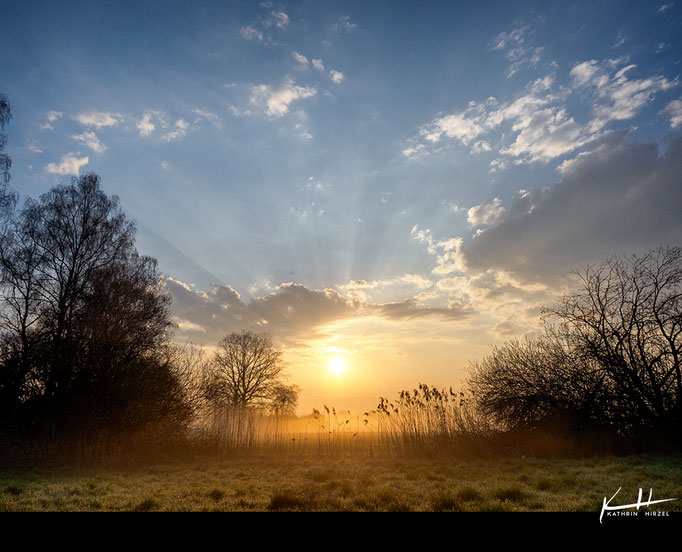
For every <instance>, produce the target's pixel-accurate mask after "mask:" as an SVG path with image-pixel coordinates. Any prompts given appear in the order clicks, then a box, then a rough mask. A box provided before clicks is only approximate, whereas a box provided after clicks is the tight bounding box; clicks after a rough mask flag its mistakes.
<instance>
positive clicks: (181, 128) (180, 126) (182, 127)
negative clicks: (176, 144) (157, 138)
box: [162, 119, 189, 142]
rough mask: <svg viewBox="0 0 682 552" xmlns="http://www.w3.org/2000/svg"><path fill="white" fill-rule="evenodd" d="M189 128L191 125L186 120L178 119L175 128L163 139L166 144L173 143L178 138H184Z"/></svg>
mask: <svg viewBox="0 0 682 552" xmlns="http://www.w3.org/2000/svg"><path fill="white" fill-rule="evenodd" d="M188 128H189V123H188V122H187V121H185V120H184V119H178V120H177V121H175V127H174V129H173V130H171V131H170V132H167V133H166V134H164V135H163V136H162V139H163V140H165V141H166V142H172V141H173V140H176V139H178V138H182V137H183V136H185V134H187V129H188Z"/></svg>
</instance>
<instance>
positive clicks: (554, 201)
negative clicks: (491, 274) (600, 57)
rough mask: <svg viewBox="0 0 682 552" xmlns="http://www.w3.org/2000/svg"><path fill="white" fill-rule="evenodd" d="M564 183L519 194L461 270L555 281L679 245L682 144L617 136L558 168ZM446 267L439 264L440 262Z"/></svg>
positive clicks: (469, 247) (463, 252)
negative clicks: (584, 267) (619, 256)
mask: <svg viewBox="0 0 682 552" xmlns="http://www.w3.org/2000/svg"><path fill="white" fill-rule="evenodd" d="M559 175H560V179H559V181H558V182H557V183H555V184H553V185H551V186H547V187H545V188H538V189H535V190H533V191H531V192H523V193H519V194H518V195H517V196H515V197H514V198H513V200H512V201H511V202H510V203H509V204H508V205H507V206H506V207H505V211H504V212H503V213H501V214H500V215H499V216H498V217H496V219H495V221H494V222H495V224H494V226H492V227H491V228H488V229H487V230H485V231H484V232H482V233H479V234H478V235H476V236H475V237H473V239H471V241H470V242H469V243H468V244H466V245H465V246H462V247H461V248H459V249H458V251H457V252H458V255H457V258H458V261H459V262H460V266H461V268H462V271H463V272H465V273H467V274H476V273H481V272H485V271H486V270H502V271H505V272H507V273H509V274H510V275H511V276H512V277H514V278H516V279H517V280H518V281H520V282H544V283H548V284H552V283H556V282H557V281H559V280H560V279H561V278H564V277H565V276H566V275H567V274H568V272H569V271H570V270H572V269H573V268H575V267H576V265H577V264H579V263H587V262H591V261H597V260H600V259H602V258H605V257H609V256H611V255H613V254H614V253H616V252H633V251H635V250H644V249H649V248H655V247H659V246H661V245H668V244H675V243H679V242H680V240H681V239H682V219H681V218H680V217H679V212H678V208H677V206H678V205H680V204H682V189H680V186H679V182H680V181H681V179H682V139H679V138H678V139H676V140H674V141H673V142H672V143H671V145H670V146H669V148H668V150H667V152H666V153H665V155H663V156H661V157H659V155H658V148H657V146H656V144H651V143H644V144H640V143H633V142H632V141H631V140H630V138H629V135H628V134H627V133H625V132H619V133H611V134H609V135H607V136H605V137H604V138H602V139H601V140H600V142H599V143H598V145H597V147H595V148H594V149H593V151H590V152H585V153H581V154H579V155H578V156H577V157H576V158H574V159H572V160H570V161H565V162H564V163H562V164H561V165H560V167H559ZM439 264H440V261H439Z"/></svg>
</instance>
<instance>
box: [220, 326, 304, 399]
mask: <svg viewBox="0 0 682 552" xmlns="http://www.w3.org/2000/svg"><path fill="white" fill-rule="evenodd" d="M213 365H214V369H213V371H212V373H211V374H210V376H209V378H208V382H207V395H208V397H209V398H210V400H211V401H213V402H214V403H217V404H222V405H229V406H236V407H239V408H245V407H260V408H263V407H268V406H271V405H277V404H279V407H280V408H287V407H289V406H290V405H291V404H295V402H296V394H297V388H294V387H287V386H286V385H285V384H284V381H283V369H284V364H283V362H282V351H281V350H280V349H278V348H276V347H275V346H274V345H273V343H272V339H271V337H270V336H269V335H267V334H257V333H253V332H248V331H242V332H239V333H237V332H234V333H230V334H227V335H226V336H225V337H223V339H222V340H221V341H220V342H219V343H218V349H217V351H216V353H215V356H214V362H213Z"/></svg>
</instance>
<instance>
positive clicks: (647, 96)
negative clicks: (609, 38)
mask: <svg viewBox="0 0 682 552" xmlns="http://www.w3.org/2000/svg"><path fill="white" fill-rule="evenodd" d="M614 65H615V64H614V63H613V61H612V60H609V61H607V62H602V63H598V62H597V61H596V60H590V61H586V62H583V63H580V64H578V65H576V66H575V67H574V68H573V69H571V73H570V75H571V77H573V82H574V85H575V86H577V87H580V88H586V89H588V90H591V91H592V93H593V94H594V95H595V100H596V101H595V104H594V105H593V108H592V111H593V113H594V116H595V118H594V120H593V121H592V122H591V124H590V126H591V129H592V130H593V131H594V130H598V129H600V128H601V127H603V126H604V125H605V124H606V123H608V122H609V121H621V120H627V119H632V118H633V117H635V115H637V113H638V112H639V110H640V109H641V108H642V107H643V106H644V105H646V104H647V103H649V102H650V101H651V99H652V98H653V97H654V95H655V94H656V93H657V92H663V91H666V90H668V89H670V88H673V87H675V86H677V85H678V82H677V80H675V81H669V80H668V79H666V78H665V77H663V76H661V75H655V76H653V77H649V78H646V79H629V78H628V77H627V73H629V72H630V71H632V70H633V69H635V68H636V67H637V66H636V65H634V64H630V65H626V66H624V67H621V68H619V69H618V70H617V71H615V73H613V74H611V73H612V71H613V70H614V69H615V67H614Z"/></svg>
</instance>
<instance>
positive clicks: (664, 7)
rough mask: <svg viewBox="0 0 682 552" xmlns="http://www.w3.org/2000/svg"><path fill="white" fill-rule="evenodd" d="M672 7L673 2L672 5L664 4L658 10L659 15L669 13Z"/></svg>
mask: <svg viewBox="0 0 682 552" xmlns="http://www.w3.org/2000/svg"><path fill="white" fill-rule="evenodd" d="M671 7H672V2H671V3H670V4H663V5H662V6H661V7H660V8H658V13H663V12H666V11H668V10H669V9H670V8H671Z"/></svg>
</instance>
